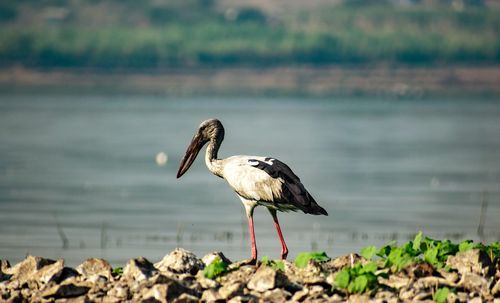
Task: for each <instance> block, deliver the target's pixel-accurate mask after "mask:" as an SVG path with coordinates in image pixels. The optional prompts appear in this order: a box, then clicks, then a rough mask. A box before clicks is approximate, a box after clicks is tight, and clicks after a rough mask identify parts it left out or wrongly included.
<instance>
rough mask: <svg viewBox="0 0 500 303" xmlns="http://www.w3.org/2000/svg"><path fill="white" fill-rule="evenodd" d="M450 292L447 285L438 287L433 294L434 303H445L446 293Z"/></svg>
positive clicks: (446, 300)
mask: <svg viewBox="0 0 500 303" xmlns="http://www.w3.org/2000/svg"><path fill="white" fill-rule="evenodd" d="M449 293H450V289H449V288H448V287H442V288H438V289H437V290H436V293H435V294H434V301H436V303H446V302H448V299H447V298H448V294H449Z"/></svg>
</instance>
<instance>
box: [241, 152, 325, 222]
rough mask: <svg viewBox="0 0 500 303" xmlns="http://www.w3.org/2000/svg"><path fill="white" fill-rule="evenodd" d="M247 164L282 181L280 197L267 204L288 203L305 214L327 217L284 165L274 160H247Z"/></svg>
mask: <svg viewBox="0 0 500 303" xmlns="http://www.w3.org/2000/svg"><path fill="white" fill-rule="evenodd" d="M269 162H270V163H269ZM248 163H249V164H250V165H252V166H253V167H255V168H258V169H260V170H262V171H264V172H265V173H267V174H268V175H269V176H271V177H272V178H274V179H278V178H281V179H282V180H283V181H284V182H282V185H281V197H274V198H275V199H274V201H268V202H275V203H278V204H281V203H288V204H291V205H293V206H295V207H297V208H298V209H300V210H302V211H303V212H305V213H307V214H313V215H320V214H322V215H326V216H327V215H328V213H327V212H326V210H325V209H323V208H322V207H321V206H319V205H318V203H316V201H315V200H314V198H313V197H312V196H311V194H309V192H308V191H307V190H306V188H305V187H304V185H302V183H301V182H300V179H299V177H297V175H295V174H294V172H293V171H292V170H291V169H290V167H288V165H286V164H285V163H283V162H281V161H279V160H277V159H274V158H265V159H264V161H260V160H257V159H249V160H248ZM278 207H279V206H278Z"/></svg>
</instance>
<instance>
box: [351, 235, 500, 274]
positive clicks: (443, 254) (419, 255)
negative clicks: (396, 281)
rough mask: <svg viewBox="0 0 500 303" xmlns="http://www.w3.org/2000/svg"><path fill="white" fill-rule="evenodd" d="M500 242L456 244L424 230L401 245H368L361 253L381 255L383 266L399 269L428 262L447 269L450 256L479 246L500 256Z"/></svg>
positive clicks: (368, 257)
mask: <svg viewBox="0 0 500 303" xmlns="http://www.w3.org/2000/svg"><path fill="white" fill-rule="evenodd" d="M499 243H500V242H494V243H491V244H490V245H483V244H475V243H473V242H472V241H471V240H465V241H462V242H461V243H459V244H454V243H452V242H451V241H450V240H435V239H432V238H429V237H424V236H423V234H422V232H419V233H417V235H416V236H415V238H414V240H413V241H408V242H406V243H404V244H403V245H401V246H397V245H396V244H395V242H390V243H389V244H387V245H385V246H383V247H382V248H380V249H377V248H376V247H375V246H367V247H365V248H363V249H361V255H362V256H363V257H365V258H366V259H369V260H372V259H373V258H374V257H375V256H378V257H380V262H381V264H382V267H383V268H391V269H393V271H399V270H401V269H402V268H404V267H406V266H408V265H409V264H411V263H416V262H427V263H429V264H431V265H433V266H434V267H436V268H445V269H446V260H447V259H448V257H449V256H452V255H455V254H457V253H458V252H464V251H467V250H470V249H474V248H478V249H481V250H484V251H485V252H487V253H488V254H489V255H490V258H492V259H493V258H494V257H498V256H500V244H499Z"/></svg>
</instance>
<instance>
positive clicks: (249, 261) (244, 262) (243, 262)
mask: <svg viewBox="0 0 500 303" xmlns="http://www.w3.org/2000/svg"><path fill="white" fill-rule="evenodd" d="M238 265H239V266H245V265H257V258H255V259H254V258H250V259H246V260H241V261H239V262H238Z"/></svg>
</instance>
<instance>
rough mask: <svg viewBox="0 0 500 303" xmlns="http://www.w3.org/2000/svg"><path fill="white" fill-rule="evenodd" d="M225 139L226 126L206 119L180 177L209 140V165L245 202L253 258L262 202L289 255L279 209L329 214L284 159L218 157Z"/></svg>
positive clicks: (178, 175) (207, 155) (185, 160)
mask: <svg viewBox="0 0 500 303" xmlns="http://www.w3.org/2000/svg"><path fill="white" fill-rule="evenodd" d="M223 139H224V127H223V126H222V123H220V121H219V120H217V119H210V120H206V121H204V122H202V123H201V124H200V127H199V129H198V131H197V133H196V134H195V135H194V137H193V139H192V141H191V143H190V145H189V146H188V149H187V151H186V154H185V155H184V157H183V159H182V160H181V165H180V167H179V171H178V172H177V178H179V177H181V176H182V175H183V174H184V173H185V172H186V171H187V170H188V169H189V167H190V166H191V164H192V163H193V162H194V160H195V159H196V156H197V155H198V152H199V151H200V149H201V148H202V147H203V145H205V144H206V143H208V147H207V151H206V154H205V163H206V165H207V167H208V169H209V170H210V171H211V172H212V173H213V174H215V175H216V176H219V177H221V178H223V179H225V180H226V181H227V182H228V184H229V186H231V188H232V189H233V190H234V191H235V192H236V194H237V195H238V196H239V198H240V199H241V201H242V202H243V205H244V206H245V210H246V214H247V218H248V223H249V229H250V236H251V241H252V261H256V259H257V246H256V243H255V233H254V227H253V210H254V208H255V207H256V206H258V205H262V206H265V207H267V208H268V210H269V212H270V213H271V215H272V217H273V220H274V223H275V226H276V230H277V232H278V236H279V238H280V241H281V247H282V249H281V257H282V258H283V259H285V258H286V256H287V254H288V248H287V246H286V243H285V241H284V239H283V235H282V233H281V228H280V226H279V222H278V217H277V215H276V211H290V210H291V211H297V210H302V211H303V212H305V213H309V214H313V215H320V214H322V215H328V213H327V212H326V211H325V210H324V209H323V208H322V207H321V206H319V205H318V204H317V203H316V201H315V200H314V198H313V197H312V196H311V195H310V194H309V192H308V191H307V190H306V189H305V187H304V185H302V183H301V182H300V179H299V177H297V176H296V175H295V174H294V173H293V171H292V170H291V169H290V168H289V167H288V166H287V165H286V164H285V163H283V162H281V161H279V160H277V159H274V158H270V157H258V156H244V155H239V156H232V157H229V158H226V159H217V152H218V150H219V147H220V145H221V143H222V140H223Z"/></svg>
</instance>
